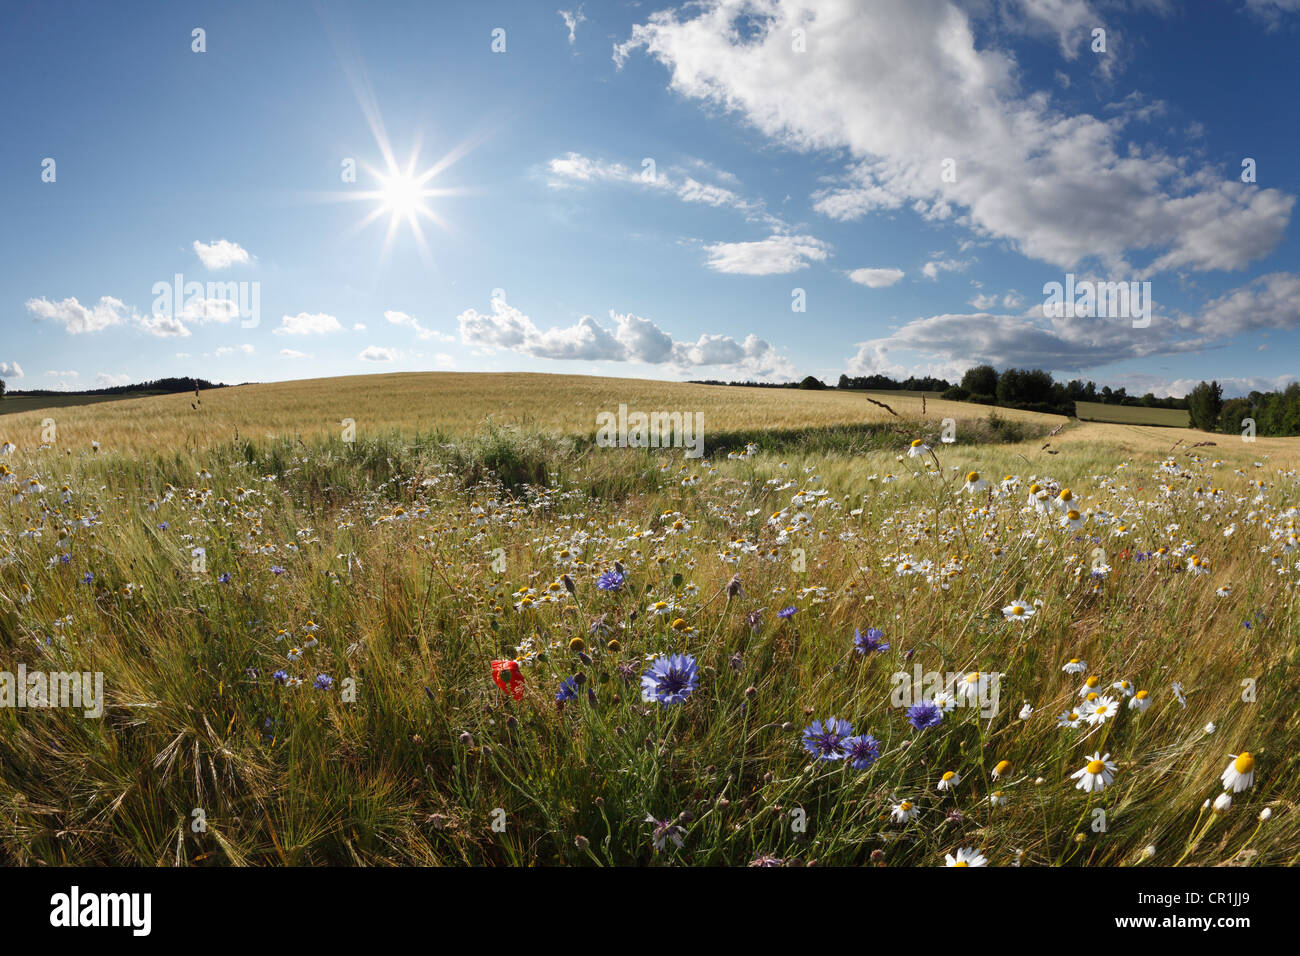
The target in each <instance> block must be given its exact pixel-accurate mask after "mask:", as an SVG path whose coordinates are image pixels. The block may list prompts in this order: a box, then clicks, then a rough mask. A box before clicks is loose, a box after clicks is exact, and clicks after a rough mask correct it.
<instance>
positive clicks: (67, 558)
mask: <svg viewBox="0 0 1300 956" xmlns="http://www.w3.org/2000/svg"><path fill="white" fill-rule="evenodd" d="M59 563H60V564H71V563H72V555H71V554H69V553H66V552H65V553H63V554H61V555H59Z"/></svg>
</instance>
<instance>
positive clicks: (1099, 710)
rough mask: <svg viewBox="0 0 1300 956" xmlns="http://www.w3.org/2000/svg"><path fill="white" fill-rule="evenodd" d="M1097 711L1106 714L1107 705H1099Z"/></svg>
mask: <svg viewBox="0 0 1300 956" xmlns="http://www.w3.org/2000/svg"><path fill="white" fill-rule="evenodd" d="M1096 713H1098V714H1105V713H1106V708H1105V707H1098V708H1097V710H1096Z"/></svg>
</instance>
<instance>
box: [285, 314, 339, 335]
mask: <svg viewBox="0 0 1300 956" xmlns="http://www.w3.org/2000/svg"><path fill="white" fill-rule="evenodd" d="M341 331H343V326H341V325H339V320H338V319H336V318H334V316H332V315H327V314H325V313H324V312H315V313H313V312H299V313H298V314H297V315H285V316H282V317H281V318H280V327H279V328H278V329H276V330H275V334H276V335H324V334H326V333H328V332H341Z"/></svg>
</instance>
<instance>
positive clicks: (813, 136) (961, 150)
mask: <svg viewBox="0 0 1300 956" xmlns="http://www.w3.org/2000/svg"><path fill="white" fill-rule="evenodd" d="M1020 6H1021V7H1022V8H1023V10H1024V11H1028V12H1031V13H1032V12H1034V11H1042V12H1043V15H1042V16H1037V15H1036V16H1035V17H1033V22H1034V23H1035V24H1040V23H1041V24H1043V25H1044V26H1043V27H1042V28H1043V29H1046V26H1045V24H1047V23H1052V24H1055V27H1054V29H1055V30H1056V31H1057V39H1058V41H1059V43H1060V45H1061V47H1062V49H1067V48H1068V49H1070V50H1074V49H1077V45H1076V37H1077V35H1078V32H1079V29H1080V28H1081V27H1082V26H1083V25H1085V24H1084V21H1085V20H1086V19H1087V17H1086V16H1084V14H1083V13H1082V9H1083V8H1082V5H1081V4H1078V3H1067V2H1055V3H1053V4H1051V5H1050V6H1051V9H1050V10H1049V9H1048V7H1049V5H1046V4H1042V3H1024V4H1021V5H1020ZM994 9H995V7H994V5H991V4H972V5H971V11H973V12H970V11H968V10H967V9H964V8H963V7H962V6H959V5H957V4H956V3H954V2H950V0H926V2H916V0H875V2H872V3H869V4H864V3H860V2H856V0H764V2H763V3H761V4H755V3H754V2H753V0H706V2H702V3H699V4H691V5H688V6H685V7H683V8H682V9H681V10H663V11H658V12H655V13H652V14H650V15H649V18H648V19H647V21H646V22H644V23H640V24H637V25H635V26H634V27H633V29H632V33H631V36H630V38H629V39H628V40H627V41H626V42H625V43H622V44H620V45H619V46H618V47H616V48H615V53H614V58H615V62H616V63H619V64H620V65H621V63H622V62H624V61H625V60H626V58H627V57H628V56H630V55H632V54H633V53H634V52H636V51H644V52H645V53H646V54H647V55H649V56H651V57H653V58H654V59H655V60H657V61H658V62H660V63H661V64H662V65H663V66H665V67H666V68H667V69H668V71H669V73H670V85H671V88H672V89H673V90H674V91H676V92H677V93H679V94H681V95H683V96H685V97H688V98H691V99H695V100H698V101H700V102H701V103H703V104H705V105H707V106H709V107H713V108H718V109H722V110H726V111H729V112H732V113H735V114H737V115H739V116H740V117H742V118H743V119H745V120H747V121H748V122H749V123H750V124H752V125H753V126H754V127H755V128H756V129H758V130H759V131H760V132H761V133H763V134H764V135H766V136H767V137H769V138H770V139H772V140H773V141H775V142H777V143H779V144H781V145H783V146H787V147H790V148H794V149H798V150H804V151H813V150H816V151H825V152H830V153H833V152H834V151H841V150H842V151H846V152H847V153H848V154H849V155H850V156H851V157H852V164H851V165H850V166H849V167H848V168H847V169H846V170H845V172H844V176H843V179H842V182H841V183H839V184H838V185H837V186H834V187H832V188H830V189H828V190H826V191H824V192H823V193H821V194H818V195H816V196H815V197H814V199H815V200H816V202H817V208H818V209H819V210H820V211H821V212H823V213H824V214H827V215H832V216H835V217H836V218H841V219H853V218H857V217H859V216H862V215H866V214H868V213H871V212H874V211H877V210H881V209H885V210H892V209H899V208H901V207H903V206H906V207H907V208H908V209H910V210H912V211H913V212H915V213H916V214H917V215H919V216H921V217H922V218H923V219H928V220H944V219H952V220H954V221H955V222H957V223H959V224H961V225H963V226H965V227H967V228H969V229H970V230H971V231H972V232H973V233H974V234H977V235H980V236H982V237H986V238H988V237H991V238H996V239H1001V240H1004V241H1006V242H1008V243H1010V244H1011V245H1012V246H1013V247H1015V248H1016V249H1017V250H1019V251H1020V252H1021V253H1022V254H1024V255H1026V256H1028V257H1030V258H1034V259H1039V260H1042V261H1045V262H1050V263H1052V264H1055V265H1058V266H1061V267H1074V266H1076V265H1077V264H1078V263H1080V262H1081V261H1084V260H1088V259H1092V258H1094V257H1095V258H1096V259H1097V260H1098V261H1100V262H1102V263H1104V264H1106V265H1107V266H1113V265H1118V264H1121V263H1122V264H1124V265H1126V266H1127V260H1128V258H1129V257H1130V256H1135V257H1142V258H1145V259H1146V260H1147V262H1146V264H1145V265H1144V266H1141V268H1143V269H1144V271H1145V272H1147V273H1155V272H1159V271H1162V270H1171V269H1194V270H1215V269H1241V268H1243V267H1244V266H1245V265H1246V264H1247V263H1249V262H1251V261H1253V260H1255V259H1258V258H1260V257H1261V256H1264V255H1266V254H1268V253H1269V252H1270V251H1272V250H1273V249H1274V248H1275V247H1276V245H1277V244H1278V242H1279V241H1280V239H1281V237H1282V235H1283V233H1284V230H1285V229H1286V226H1287V224H1288V222H1289V220H1290V217H1291V213H1292V209H1293V206H1294V203H1295V197H1294V196H1293V195H1289V194H1287V193H1284V192H1282V191H1281V190H1279V189H1275V188H1261V187H1259V186H1257V185H1249V184H1245V183H1242V182H1239V181H1236V180H1233V179H1225V178H1224V176H1223V174H1222V172H1221V171H1220V170H1217V169H1213V168H1210V167H1205V166H1197V165H1196V164H1195V163H1194V162H1193V161H1192V160H1189V159H1187V158H1186V157H1183V156H1180V155H1177V154H1171V153H1168V152H1165V151H1163V150H1161V149H1159V148H1156V147H1153V146H1151V145H1149V144H1148V143H1147V142H1146V137H1145V135H1144V134H1139V135H1134V136H1130V135H1128V128H1129V126H1130V124H1132V123H1137V122H1140V121H1141V119H1142V115H1141V113H1140V111H1141V109H1142V107H1140V106H1138V105H1137V104H1136V103H1131V102H1126V103H1121V104H1120V106H1119V108H1118V109H1116V110H1114V111H1110V112H1108V114H1107V115H1106V116H1105V117H1104V118H1098V117H1095V116H1092V115H1089V114H1087V113H1076V112H1070V111H1069V110H1067V109H1065V108H1063V107H1062V106H1060V105H1057V104H1056V103H1054V101H1053V99H1052V95H1051V93H1050V92H1048V91H1034V90H1028V89H1025V88H1024V83H1025V79H1026V77H1025V76H1024V74H1022V73H1021V71H1020V70H1019V68H1018V64H1017V61H1016V59H1015V58H1014V57H1013V56H1012V55H1010V54H1009V53H1006V52H1003V51H1002V50H999V49H997V48H996V47H995V46H993V45H992V43H991V41H990V40H989V36H991V35H992V34H990V33H989V31H987V30H982V29H979V28H982V26H983V24H973V23H972V16H978V17H979V18H981V19H982V18H983V17H984V16H986V15H991V14H992V12H993V10H994ZM1053 11H1055V12H1053ZM756 13H759V14H761V16H760V15H755V14H756ZM1048 14H1050V15H1048ZM1061 15H1064V16H1065V19H1064V20H1062V19H1060V16H1061ZM796 28H800V29H803V30H805V31H806V35H807V48H808V51H809V52H807V53H800V52H798V51H796V50H794V49H792V44H791V43H790V35H791V31H792V30H793V29H796ZM1034 28H1035V29H1038V28H1039V27H1038V26H1035V27H1034ZM977 32H978V33H979V36H980V38H981V45H979V46H977V44H976V35H977ZM810 61H811V66H810ZM948 160H951V161H952V163H951V164H948V165H945V164H946V161H948ZM945 169H951V171H952V172H953V174H954V175H952V176H949V177H946V179H947V180H949V181H945V177H944V175H943V173H944V171H945Z"/></svg>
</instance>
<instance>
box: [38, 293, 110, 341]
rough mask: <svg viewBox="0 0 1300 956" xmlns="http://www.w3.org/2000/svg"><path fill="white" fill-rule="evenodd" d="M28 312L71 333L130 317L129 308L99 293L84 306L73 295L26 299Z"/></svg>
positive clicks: (97, 329)
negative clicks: (54, 299)
mask: <svg viewBox="0 0 1300 956" xmlns="http://www.w3.org/2000/svg"><path fill="white" fill-rule="evenodd" d="M26 305H27V311H28V312H30V313H31V314H32V315H34V316H35V317H36V318H38V319H46V320H48V321H51V322H58V323H59V324H60V325H62V326H63V327H64V329H65V330H66V331H68V332H69V333H71V334H73V335H81V334H84V333H86V332H101V331H103V330H104V329H106V328H108V327H109V326H110V325H121V324H122V323H123V322H126V321H127V320H128V319H129V318H130V317H131V310H129V309H128V308H127V307H126V305H125V304H124V303H123V302H122V301H121V300H120V299H115V298H113V297H112V296H110V295H106V296H101V297H100V300H99V301H98V302H97V303H95V304H94V305H92V306H84V305H82V304H81V303H80V302H78V301H77V300H76V298H68V299H61V300H60V301H58V302H51V301H49V300H48V299H45V298H43V297H42V298H40V299H28V300H27V303H26Z"/></svg>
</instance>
